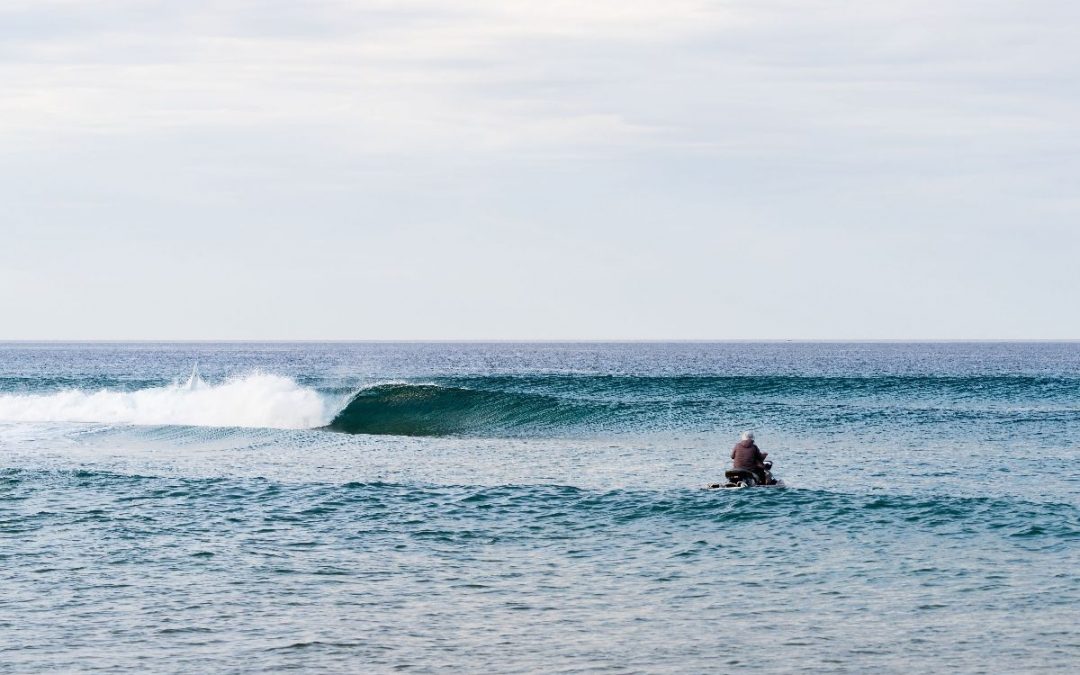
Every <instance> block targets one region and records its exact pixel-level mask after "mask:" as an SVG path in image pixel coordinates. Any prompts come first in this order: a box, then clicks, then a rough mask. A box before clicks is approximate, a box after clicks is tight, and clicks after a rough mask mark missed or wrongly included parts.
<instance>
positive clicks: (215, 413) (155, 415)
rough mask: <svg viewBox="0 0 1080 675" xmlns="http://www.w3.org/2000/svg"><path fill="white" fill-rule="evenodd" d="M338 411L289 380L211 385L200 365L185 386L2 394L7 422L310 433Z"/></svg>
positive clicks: (261, 378) (1, 415) (256, 376)
mask: <svg viewBox="0 0 1080 675" xmlns="http://www.w3.org/2000/svg"><path fill="white" fill-rule="evenodd" d="M335 412H337V406H336V405H335V404H334V403H333V402H332V401H330V400H329V399H328V398H327V397H325V396H323V395H322V394H320V393H319V392H317V391H315V390H314V389H309V388H307V387H303V386H300V385H299V384H297V383H296V382H295V381H294V380H293V379H291V378H288V377H284V376H281V375H269V374H264V373H253V374H249V375H246V376H244V377H240V378H236V379H231V380H227V381H225V382H223V383H221V384H207V383H206V382H205V381H203V379H202V377H200V376H199V372H198V368H197V367H196V368H195V369H193V370H192V373H191V377H190V378H188V380H187V382H184V383H180V382H177V383H174V384H172V385H169V386H165V387H152V388H148V389H140V390H138V391H115V390H110V389H102V390H99V391H92V392H91V391H84V390H80V389H67V390H64V391H59V392H55V393H51V394H21V395H19V394H5V395H0V421H8V422H105V423H111V424H134V425H173V424H176V425H190V426H200V427H261V428H273V429H308V428H312V427H319V426H323V425H325V424H327V423H328V422H329V421H330V420H331V419H332V418H333V416H334V413H335Z"/></svg>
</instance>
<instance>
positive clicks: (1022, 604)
mask: <svg viewBox="0 0 1080 675" xmlns="http://www.w3.org/2000/svg"><path fill="white" fill-rule="evenodd" d="M196 363H197V364H198V372H197V374H194V375H193V374H192V370H193V366H195V364H196ZM743 429H753V430H754V431H755V432H756V434H757V437H758V439H759V442H760V444H761V445H762V446H763V449H765V450H767V451H769V452H770V453H771V454H770V458H771V459H774V460H775V462H776V465H775V469H774V471H775V473H776V474H777V475H778V476H779V477H781V478H783V479H784V480H785V481H786V483H787V487H786V488H784V489H760V490H733V491H709V490H704V489H701V486H703V485H704V484H706V483H707V482H712V481H715V480H718V479H719V478H720V477H721V475H722V470H723V468H724V466H725V462H726V457H727V453H728V451H729V449H730V447H731V445H732V444H733V443H734V441H735V440H736V439H737V436H738V433H739V432H740V431H742V430H743ZM1078 449H1080V344H1078V343H1064V344H1053V343H1036V344H1020V343H1005V344H958V343H956V344H888V343H881V344H816V343H815V344H800V343H752V344H613V345H599V344H573V345H571V344H536V345H522V344H494V345H485V344H465V345H452V344H236V343H232V344H173V345H169V344H123V345H107V344H81V345H66V344H0V589H2V593H0V671H3V672H18V673H23V672H56V671H65V672H70V671H85V670H108V671H111V672H124V671H130V672H191V671H196V672H201V671H209V672H259V671H279V670H284V669H291V668H300V669H306V670H311V671H315V672H356V671H364V670H366V671H388V670H394V669H409V670H414V671H418V672H426V671H435V670H447V669H457V670H467V671H496V672H525V671H528V672H535V671H597V670H610V671H613V672H699V671H702V670H704V669H720V670H721V671H726V670H733V669H735V668H739V669H744V670H747V671H751V672H788V671H792V670H800V671H808V672H862V671H865V670H867V669H871V668H873V669H877V670H880V671H883V672H905V673H907V672H913V671H914V672H1040V671H1045V672H1073V671H1075V670H1076V669H1077V668H1078V667H1080V629H1078V628H1077V625H1078V622H1077V618H1078V614H1080V613H1078V611H1077V610H1078V606H1080V605H1078V602H1080V572H1078V571H1077V570H1078V569H1080V568H1078V563H1080V555H1078V552H1080V471H1077V469H1076V468H1075V464H1076V461H1077V459H1078V456H1080V452H1078Z"/></svg>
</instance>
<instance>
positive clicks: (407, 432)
mask: <svg viewBox="0 0 1080 675" xmlns="http://www.w3.org/2000/svg"><path fill="white" fill-rule="evenodd" d="M598 407H599V406H589V405H587V404H585V403H581V402H576V401H573V400H564V399H560V398H557V397H555V396H545V395H541V394H525V393H514V392H507V391H486V390H476V389H467V388H463V387H447V386H440V385H436V384H383V385H377V386H374V387H371V388H368V389H364V390H363V391H361V392H360V393H358V394H357V395H356V396H354V397H353V399H352V400H351V401H349V403H348V405H346V406H345V408H344V409H343V410H342V411H341V412H339V413H338V414H337V416H335V417H334V420H333V421H332V422H331V423H330V425H329V428H330V429H333V430H334V431H343V432H346V433H353V434H393V435H402V436H450V435H461V434H479V435H490V434H495V433H515V432H524V431H530V432H533V433H536V432H540V431H543V430H547V431H555V430H558V429H565V428H567V427H571V426H574V425H577V424H581V423H584V422H587V421H589V420H590V419H595V418H597V417H599V413H600V410H598Z"/></svg>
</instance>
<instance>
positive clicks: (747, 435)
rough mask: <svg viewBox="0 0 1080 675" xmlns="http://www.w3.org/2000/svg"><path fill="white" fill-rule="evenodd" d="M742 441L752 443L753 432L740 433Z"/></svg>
mask: <svg viewBox="0 0 1080 675" xmlns="http://www.w3.org/2000/svg"><path fill="white" fill-rule="evenodd" d="M742 439H743V440H744V441H752V440H754V432H753V431H744V432H742Z"/></svg>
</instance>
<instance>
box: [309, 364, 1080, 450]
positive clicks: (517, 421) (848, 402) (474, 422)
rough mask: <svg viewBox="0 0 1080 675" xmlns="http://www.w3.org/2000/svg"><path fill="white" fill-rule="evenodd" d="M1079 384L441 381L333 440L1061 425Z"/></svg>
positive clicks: (348, 426) (1075, 410)
mask: <svg viewBox="0 0 1080 675" xmlns="http://www.w3.org/2000/svg"><path fill="white" fill-rule="evenodd" d="M1078 398H1080V380H1077V379H1068V378H1037V377H1020V378H1017V377H971V378H933V377H922V376H919V377H881V378H876V377H874V378H850V377H840V378H836V377H789V376H763V377H685V376H677V377H667V376H660V377H626V376H624V377H596V376H585V377H581V376H562V375H540V376H536V375H530V376H522V377H505V376H487V377H472V378H445V379H443V380H441V381H438V382H434V383H431V382H429V383H424V384H414V383H394V384H382V385H377V386H373V387H369V388H366V389H364V390H362V391H360V392H359V393H358V394H356V395H355V396H354V397H353V398H352V400H351V401H349V403H348V404H347V405H346V406H345V407H344V408H343V409H342V410H341V411H340V412H339V413H338V414H337V415H336V416H335V417H334V419H333V420H332V421H331V422H330V424H329V425H328V428H329V429H331V430H334V431H342V432H346V433H363V434H394V435H406V436H452V435H472V436H497V435H506V434H510V435H535V436H543V435H562V434H572V433H579V432H585V433H595V432H605V433H619V432H627V431H645V432H648V431H669V430H684V431H708V430H710V429H715V428H718V427H731V426H732V425H734V426H735V427H738V426H743V425H753V424H759V425H761V424H768V425H774V426H778V427H791V428H793V429H818V430H820V429H830V428H835V429H861V430H881V429H885V428H888V427H890V426H894V425H902V426H904V427H909V428H910V427H912V426H913V425H926V424H938V425H944V424H961V425H966V426H968V427H973V426H981V427H992V426H995V425H1011V426H1017V425H1019V426H1020V427H1023V426H1025V425H1028V426H1030V425H1047V424H1049V425H1055V426H1057V427H1061V426H1063V425H1068V424H1070V423H1071V421H1073V420H1075V419H1077V417H1078V416H1080V407H1077V404H1076V401H1077V399H1078Z"/></svg>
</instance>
